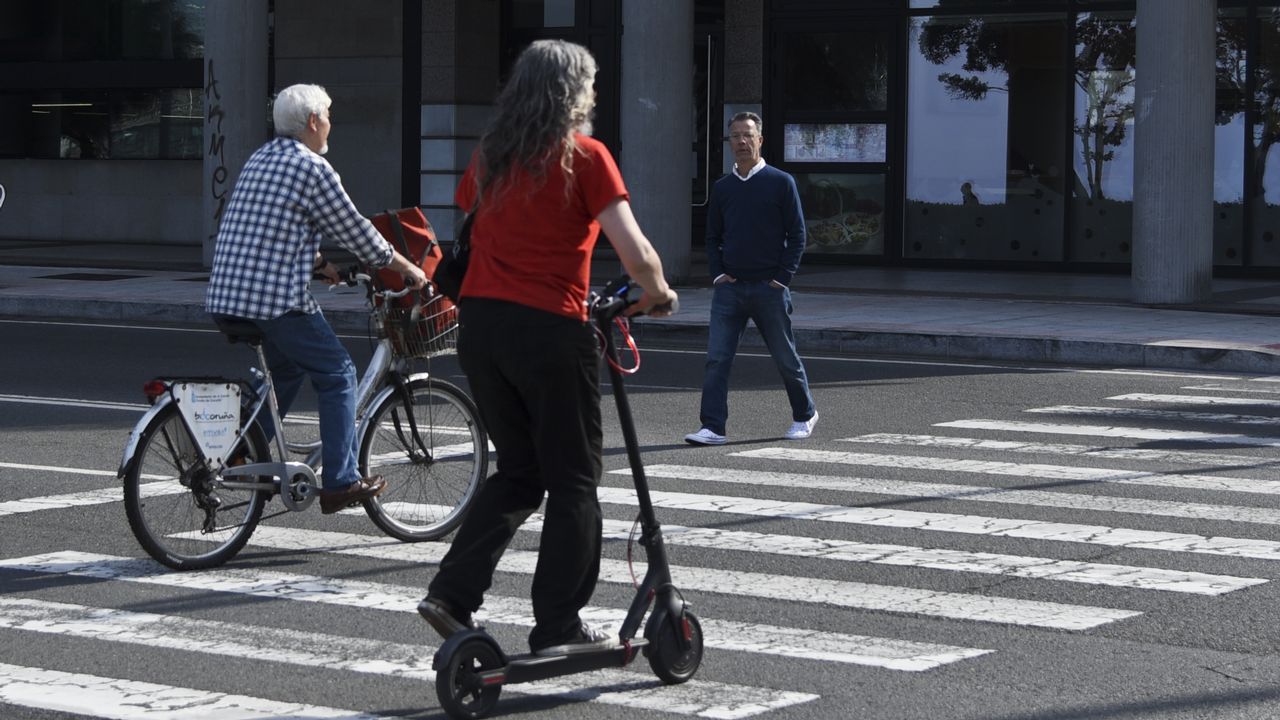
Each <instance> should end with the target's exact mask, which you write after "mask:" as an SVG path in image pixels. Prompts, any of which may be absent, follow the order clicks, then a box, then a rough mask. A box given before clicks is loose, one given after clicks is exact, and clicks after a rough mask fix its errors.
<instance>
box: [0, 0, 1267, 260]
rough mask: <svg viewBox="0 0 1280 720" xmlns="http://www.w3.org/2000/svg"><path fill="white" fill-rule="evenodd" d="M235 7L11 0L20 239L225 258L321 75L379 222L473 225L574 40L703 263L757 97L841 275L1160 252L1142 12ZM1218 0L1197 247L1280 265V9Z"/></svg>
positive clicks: (483, 4)
mask: <svg viewBox="0 0 1280 720" xmlns="http://www.w3.org/2000/svg"><path fill="white" fill-rule="evenodd" d="M211 2H212V0H9V1H8V2H5V3H0V184H4V185H5V187H6V188H7V190H8V193H9V196H8V201H7V203H6V206H5V210H4V213H2V214H0V238H4V239H11V240H32V241H52V240H60V241H84V242H146V243H164V244H171V245H190V246H192V247H193V248H201V247H204V246H205V245H207V243H208V236H209V230H208V228H207V227H206V226H207V224H208V223H209V221H210V220H211V219H214V220H215V221H216V213H217V202H216V201H217V196H218V195H217V194H218V193H219V192H224V191H225V188H226V187H229V186H230V185H231V184H232V183H233V181H234V174H235V172H236V169H237V167H236V159H235V158H234V157H231V158H228V157H227V156H226V153H225V152H223V153H222V156H220V157H214V155H216V154H217V152H219V151H223V150H225V148H226V147H230V145H224V143H233V142H234V141H235V140H237V139H241V140H243V141H244V143H246V144H247V146H249V147H252V146H253V145H256V144H257V143H259V142H261V141H262V140H263V139H265V136H266V133H268V132H269V128H268V125H267V122H268V120H267V118H268V112H267V107H268V97H269V96H270V94H271V93H272V92H274V91H275V90H277V89H279V88H282V87H284V86H286V85H289V84H291V83H294V82H317V83H319V84H322V85H324V86H326V88H328V90H329V91H330V94H331V95H332V96H333V98H334V127H335V130H334V135H333V139H332V142H331V146H332V148H333V150H332V152H331V153H330V156H329V158H330V160H331V161H332V162H333V164H334V166H335V167H336V168H337V169H338V171H339V172H340V173H341V174H342V176H343V178H344V181H345V183H346V185H347V187H348V189H349V190H350V191H351V193H352V195H353V197H354V198H355V199H356V201H357V204H358V205H359V207H360V208H361V209H362V210H363V211H365V212H368V213H373V212H377V211H379V210H382V209H384V208H387V207H399V206H404V205H409V204H415V203H416V204H419V205H421V206H423V207H424V209H425V210H426V212H427V214H428V217H430V218H431V219H432V222H433V224H435V225H436V227H437V230H438V231H439V233H440V235H441V236H442V237H444V238H450V237H451V236H452V228H453V227H454V225H455V223H456V221H457V217H458V215H457V211H456V209H455V208H453V207H452V196H453V190H454V188H455V186H456V183H457V179H458V177H459V175H460V173H461V169H462V168H463V166H464V165H465V163H466V161H467V159H468V158H469V156H470V154H471V152H472V150H473V149H474V148H475V144H476V139H477V138H478V136H479V134H480V133H481V131H482V130H483V127H484V124H485V122H486V120H487V117H488V112H489V107H490V103H491V101H492V99H493V96H494V94H495V93H496V90H497V88H498V87H499V86H500V83H501V81H502V78H503V76H504V74H505V72H506V70H507V68H508V67H509V65H510V63H511V61H512V59H513V58H514V57H515V56H516V54H518V52H519V50H520V49H521V48H522V47H524V46H525V45H526V44H528V43H529V42H530V41H532V40H535V39H538V38H544V37H559V38H566V39H571V40H574V41H577V42H580V43H582V44H584V45H586V46H588V47H590V48H591V49H592V51H593V53H595V55H596V57H597V59H598V61H599V64H600V68H601V71H600V75H599V77H598V79H597V90H598V93H599V95H598V97H599V101H598V102H599V106H598V109H597V116H596V119H595V134H596V135H597V136H598V137H600V138H601V139H602V140H603V141H604V142H605V143H606V144H608V145H609V147H610V148H611V149H612V150H613V151H614V152H615V154H616V155H617V156H618V158H619V163H620V165H621V167H622V170H623V174H624V177H626V179H627V181H628V183H629V185H630V187H631V190H632V193H633V201H634V203H635V204H636V206H637V214H638V216H639V218H640V220H641V224H642V226H643V227H645V229H646V231H647V232H648V234H649V235H650V236H651V237H652V238H653V239H654V241H655V244H657V245H658V247H659V249H660V250H661V251H662V253H663V255H664V257H668V258H671V259H672V260H674V262H670V261H669V262H668V266H669V267H672V269H673V270H674V271H675V274H677V275H684V274H685V273H687V272H688V271H689V267H690V258H691V257H692V256H695V255H696V253H697V252H698V251H699V250H700V249H701V245H702V240H701V232H702V225H703V214H704V212H705V203H706V199H707V194H708V190H709V187H710V183H711V182H713V181H714V180H715V179H716V178H717V177H718V176H719V175H721V174H722V173H724V172H726V171H727V169H728V166H729V162H730V161H731V157H730V155H729V153H728V152H727V151H726V148H725V145H724V136H725V134H726V130H725V124H726V120H727V118H729V117H731V116H732V114H733V113H734V112H737V111H739V110H744V109H747V110H754V111H756V112H759V113H761V114H762V115H763V116H764V118H765V132H764V136H765V147H764V153H765V157H766V158H767V159H768V160H769V161H770V162H772V163H774V164H776V165H778V166H780V167H782V168H783V169H786V170H787V171H789V172H791V173H792V174H794V175H795V176H796V178H797V181H798V183H799V186H800V191H801V195H802V201H803V206H804V211H805V215H806V220H807V223H808V231H809V239H810V242H809V247H808V249H807V251H806V255H807V257H808V258H810V259H811V260H812V261H813V262H822V263H831V264H837V265H838V264H849V265H865V264H876V265H901V266H922V267H982V268H996V269H999V268H1006V269H1045V270H1053V271H1058V272H1092V271H1125V270H1127V269H1128V268H1129V266H1130V263H1131V262H1132V260H1133V257H1134V253H1133V243H1134V216H1135V213H1134V197H1135V186H1136V185H1137V184H1138V181H1137V179H1136V178H1135V174H1136V172H1135V126H1136V124H1137V122H1138V120H1139V118H1140V116H1141V113H1140V109H1141V108H1140V105H1141V103H1140V101H1139V98H1138V94H1137V93H1138V77H1139V68H1138V56H1139V52H1138V43H1137V25H1138V18H1139V6H1140V0H1016V1H1015V0H857V1H856V2H855V1H852V0H848V1H845V0H645V1H644V2H640V1H639V0H366V1H365V2H360V3H351V2H343V1H341V0H312V1H309V2H304V1H303V0H218V3H217V4H218V6H220V7H223V8H225V7H227V6H234V11H233V12H232V13H231V14H232V15H234V16H235V17H237V18H241V17H250V18H251V19H255V20H254V21H255V22H260V25H261V28H262V32H261V38H260V39H257V37H258V36H257V35H255V34H254V32H251V31H246V30H243V29H241V28H242V26H239V25H234V24H229V22H228V21H226V20H222V19H214V20H211V19H210V18H214V17H215V15H214V13H213V12H212V8H211V7H206V5H209V4H211ZM1203 2H1206V3H1210V4H1214V3H1213V2H1212V0H1203ZM1215 7H1216V10H1215V12H1216V18H1215V20H1214V23H1213V24H1214V25H1215V27H1214V33H1215V34H1214V38H1213V42H1214V46H1215V47H1214V54H1215V56H1216V61H1215V67H1214V77H1215V91H1214V93H1213V97H1212V98H1211V99H1209V98H1207V99H1205V101H1204V102H1205V103H1212V104H1213V108H1212V113H1213V128H1212V145H1213V147H1212V157H1213V162H1212V163H1211V167H1210V166H1208V165H1206V166H1205V167H1202V168H1200V169H1199V170H1198V172H1201V173H1206V174H1211V175H1212V215H1213V218H1212V233H1211V235H1212V237H1205V238H1202V239H1200V240H1198V242H1203V243H1206V244H1211V245H1212V266H1213V271H1214V273H1215V274H1219V275H1229V274H1243V275H1256V274H1266V273H1270V272H1273V271H1274V270H1275V269H1276V268H1277V267H1280V152H1277V154H1276V155H1272V148H1273V146H1274V145H1275V143H1276V141H1277V140H1278V139H1280V6H1278V5H1273V4H1268V3H1266V2H1261V1H1258V0H1219V2H1217V3H1216V4H1215ZM236 22H240V20H237V21H236ZM210 23H213V26H210ZM1173 56H1174V53H1169V57H1173ZM1144 57H1149V56H1145V55H1144ZM235 62H239V63H240V65H235V64H234V63H235ZM1169 62H1177V59H1176V57H1175V58H1174V59H1172V60H1169ZM241 66H242V67H245V68H249V69H248V70H243V71H240V72H232V73H231V74H229V75H222V74H220V72H221V68H224V67H228V68H231V67H241ZM246 76H249V77H246ZM249 79H252V80H253V81H255V82H258V83H259V84H260V86H261V88H262V91H259V90H255V89H253V88H252V87H250V88H249V90H248V92H249V95H250V97H249V102H248V105H249V107H248V108H246V109H244V110H241V111H239V112H238V114H237V117H236V118H232V117H231V116H230V114H229V113H226V112H224V110H225V108H224V107H223V105H221V104H219V100H220V98H221V93H223V92H227V91H230V90H231V89H232V86H233V85H236V84H237V83H245V82H248V80H249ZM214 81H216V82H214ZM258 95H262V97H261V98H260V100H261V106H260V108H261V114H260V115H259V114H257V111H256V110H255V109H254V107H253V106H254V105H255V104H256V101H255V100H254V98H255V97H257V96H258ZM1203 109H1206V110H1207V108H1203ZM219 113H221V114H219ZM211 123H213V124H211ZM219 168H221V170H219ZM218 173H221V174H220V175H219V174H218ZM1206 202H1207V199H1206ZM809 261H810V260H806V262H809Z"/></svg>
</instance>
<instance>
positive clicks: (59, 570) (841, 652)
mask: <svg viewBox="0 0 1280 720" xmlns="http://www.w3.org/2000/svg"><path fill="white" fill-rule="evenodd" d="M263 531H272V532H263ZM260 534H261V535H262V536H263V538H264V539H266V540H268V541H270V542H268V543H266V544H267V545H268V546H269V547H287V548H290V549H298V550H307V551H324V552H334V553H343V554H352V555H362V556H366V557H368V556H375V555H376V556H377V557H382V558H388V559H394V560H408V561H411V562H417V563H423V562H435V561H438V557H437V559H436V560H435V561H433V560H429V559H425V558H430V557H436V556H438V555H440V554H443V549H442V548H441V549H440V552H438V553H437V552H433V551H432V547H431V546H429V545H426V544H412V545H406V544H402V543H399V542H396V541H389V540H386V539H384V538H377V537H374V536H368V535H350V534H346V533H325V532H322V531H312V530H289V529H287V528H267V527H259V528H258V532H256V533H255V534H254V540H258V539H259V535H260ZM326 541H331V542H333V543H334V544H333V545H332V546H329V547H326ZM0 567H4V568H10V569H14V570H28V571H32V572H41V573H54V574H61V575H72V576H80V577H91V578H97V579H103V580H123V581H129V582H138V583H143V584H151V585H162V586H168V587H183V588H191V589H198V590H207V591H213V592H226V593H238V594H243V595H251V596H258V597H267V598H275V599H281V600H297V601H302V602H318V603H325V604H330V605H342V606H349V607H360V608H370V609H377V610H389V611H394V612H404V611H411V610H412V608H414V607H415V606H416V605H417V603H418V600H419V599H421V597H422V594H423V591H422V589H421V588H415V587H405V586H397V585H389V584H386V583H373V582H366V581H356V580H342V579H336V578H325V577H319V576H313V575H297V574H289V573H280V572H275V571H269V570H241V569H231V568H223V569H216V570H203V571H201V572H199V573H174V572H169V571H166V570H165V569H164V568H162V567H160V566H158V565H156V564H155V563H153V562H151V561H149V560H140V559H134V558H122V557H117V556H111V555H99V554H93V553H82V552H73V551H62V552H54V553H47V554H43V555H34V556H30V557H22V558H9V559H4V560H0ZM628 582H630V580H628ZM681 587H684V586H683V584H682V585H681ZM625 614H626V611H625V610H621V609H614V608H599V607H587V608H584V609H583V611H582V618H583V620H585V621H587V622H589V623H593V624H598V625H603V626H609V627H618V626H620V625H621V624H622V619H623V617H624V616H625ZM476 618H477V620H481V621H484V622H488V623H493V624H506V625H518V626H523V627H532V626H533V624H534V620H533V616H532V615H531V614H530V612H529V602H528V601H527V600H518V599H515V598H510V597H503V596H498V595H491V596H487V597H486V598H485V604H484V607H483V608H481V610H480V612H478V613H477V614H476ZM702 627H703V634H704V638H705V640H704V641H705V643H706V646H707V647H710V648H717V649H722V650H736V651H743V652H754V653H762V654H772V655H781V656H786V657H792V658H799V659H805V660H819V661H833V662H843V663H850V664H856V665H870V666H875V667H884V668H888V669H893V670H913V671H919V670H928V669H931V668H933V667H938V666H940V665H945V664H948V663H952V662H956V661H959V660H964V659H968V658H972V657H978V656H980V655H984V654H986V653H989V652H991V651H990V650H983V649H977V648H963V647H955V646H950V645H939V644H934V643H917V642H911V641H905V640H887V639H884V638H866V637H862V636H858V635H845V634H840V633H828V632H823V631H812V630H799V629H794V628H778V627H773V626H768V625H756V624H747V623H738V622H726V621H722V620H715V619H711V618H702ZM427 632H429V631H427ZM432 637H434V636H432Z"/></svg>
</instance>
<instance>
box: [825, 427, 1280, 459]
mask: <svg viewBox="0 0 1280 720" xmlns="http://www.w3.org/2000/svg"><path fill="white" fill-rule="evenodd" d="M837 442H848V443H869V444H878V445H905V446H908V447H929V448H946V449H948V450H995V451H999V452H1011V453H1026V454H1029V455H1076V456H1080V457H1089V458H1103V459H1106V460H1138V461H1143V462H1168V463H1178V464H1181V465H1209V466H1214V467H1224V466H1225V467H1231V466H1239V467H1241V468H1256V467H1273V466H1276V465H1280V461H1277V460H1276V459H1274V458H1269V457H1258V456H1253V455H1231V454H1227V453H1207V452H1205V453H1200V452H1193V451H1179V450H1154V449H1150V448H1121V447H1114V446H1102V445H1070V444H1065V443H1033V442H1024V441H1019V440H984V439H982V438H966V437H949V436H945V435H909V434H903V433H868V434H866V435H858V436H856V437H849V438H839V439H838V440H837Z"/></svg>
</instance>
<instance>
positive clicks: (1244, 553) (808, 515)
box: [599, 466, 1280, 560]
mask: <svg viewBox="0 0 1280 720" xmlns="http://www.w3.org/2000/svg"><path fill="white" fill-rule="evenodd" d="M670 467H675V466H670ZM619 472H627V471H619ZM646 474H650V475H652V474H653V473H652V472H651V471H650V469H648V468H646ZM664 476H665V477H672V478H677V479H679V478H683V477H685V476H684V475H681V474H679V473H676V472H670V473H667V474H665V475H664ZM655 477H656V476H655ZM689 479H697V478H696V477H695V478H689ZM599 495H600V502H603V503H610V504H615V505H634V504H635V502H636V498H635V491H634V490H630V489H623V488H600V490H599ZM650 495H651V496H652V500H653V503H654V506H655V507H661V508H666V509H671V510H691V511H696V512H710V513H729V514H737V515H749V516H752V517H766V518H773V517H776V518H787V519H795V520H818V521H821V522H834V523H842V524H847V525H868V526H872V527H891V528H902V529H911V530H927V531H930V532H953V533H961V534H965V535H989V536H992V537H1015V538H1025V539H1030V540H1052V541H1057V542H1078V543H1086V544H1090V545H1104V546H1108V547H1124V548H1134V549H1140V550H1166V551H1170V552H1186V553H1193V554H1202V555H1224V556H1228V557H1246V558H1257V559H1261V560H1280V542H1276V541H1272V540H1251V539H1244V538H1233V537H1208V536H1204V535H1192V534H1189V533H1173V532H1162V531H1153V530H1134V529H1130V528H1116V527H1107V526H1105V525H1083V524H1077V523H1058V522H1044V521H1037V520H1026V519H1021V518H997V517H990V516H986V515H958V514H954V513H939V512H921V511H919V510H895V509H893V508H884V507H849V506H846V505H819V504H817V503H805V502H781V501H778V500H759V499H755V498H741V497H731V496H726V495H696V494H691V493H672V492H658V491H651V492H650Z"/></svg>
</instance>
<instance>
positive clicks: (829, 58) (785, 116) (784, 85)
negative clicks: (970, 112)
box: [764, 17, 897, 259]
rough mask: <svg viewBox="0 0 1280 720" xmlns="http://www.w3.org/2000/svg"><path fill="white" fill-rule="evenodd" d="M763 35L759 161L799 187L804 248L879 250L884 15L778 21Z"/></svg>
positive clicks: (888, 88) (890, 111)
mask: <svg viewBox="0 0 1280 720" xmlns="http://www.w3.org/2000/svg"><path fill="white" fill-rule="evenodd" d="M775 27H776V28H777V29H775V30H774V32H773V35H772V37H771V38H770V49H771V51H772V53H773V57H774V62H773V63H772V67H773V73H772V77H771V79H770V86H769V92H768V93H767V95H766V101H767V102H766V106H765V115H764V138H765V160H766V161H767V162H770V163H772V164H774V165H777V166H778V167H780V168H782V169H784V170H786V171H787V172H789V173H791V174H792V175H794V176H795V178H796V184H797V186H798V187H799V190H800V201H801V205H802V206H803V207H804V214H805V223H806V226H807V231H808V240H807V244H806V247H805V255H806V257H813V256H817V257H829V258H832V259H837V258H846V259H848V258H853V257H857V256H874V257H877V258H879V257H882V256H884V255H886V253H887V252H890V251H891V250H892V249H893V248H895V247H896V244H894V243H891V242H889V241H888V240H887V238H890V237H894V235H893V233H894V232H895V231H896V230H895V228H894V227H892V225H893V223H892V217H893V213H892V212H891V211H890V210H889V207H890V205H892V204H893V203H892V201H891V200H890V198H891V197H892V196H893V195H894V192H893V191H892V190H891V189H890V166H891V162H892V157H893V154H894V153H893V151H892V148H893V147H894V143H895V142H896V141H897V138H896V137H895V135H896V132H897V131H896V129H895V128H896V123H894V122H892V121H891V118H892V117H893V115H894V111H895V108H894V104H895V103H894V98H893V94H894V93H893V88H894V80H893V77H894V75H895V66H896V62H895V57H896V40H895V35H894V32H893V27H894V26H893V23H892V22H891V21H889V20H887V19H885V20H876V19H871V20H868V19H867V18H865V17H861V18H850V19H848V20H840V21H835V20H828V21H823V22H815V20H814V19H804V20H800V19H796V20H784V21H781V22H778V23H776V24H775Z"/></svg>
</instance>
